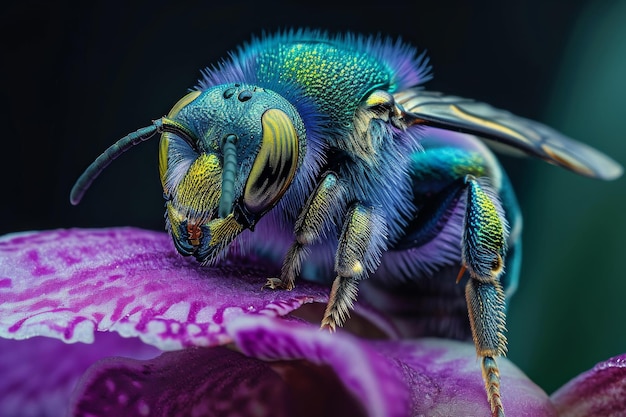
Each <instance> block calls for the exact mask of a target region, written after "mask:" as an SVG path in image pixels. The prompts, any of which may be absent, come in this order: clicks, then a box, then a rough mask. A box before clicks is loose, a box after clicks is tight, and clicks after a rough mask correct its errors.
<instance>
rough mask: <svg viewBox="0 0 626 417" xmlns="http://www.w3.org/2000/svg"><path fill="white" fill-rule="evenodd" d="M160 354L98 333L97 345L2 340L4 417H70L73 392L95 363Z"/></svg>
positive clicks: (40, 339) (134, 341) (0, 401)
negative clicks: (105, 359) (108, 359)
mask: <svg viewBox="0 0 626 417" xmlns="http://www.w3.org/2000/svg"><path fill="white" fill-rule="evenodd" d="M159 353H160V351H159V350H158V349H156V348H154V347H152V346H148V345H146V344H144V343H142V342H141V341H140V340H139V339H136V338H132V339H124V338H122V337H120V336H119V335H117V334H115V333H98V334H97V336H96V343H94V344H89V345H87V344H83V343H75V344H66V343H63V342H61V341H59V340H55V339H50V338H46V337H34V338H31V339H28V340H22V341H16V340H7V339H0V375H2V377H1V378H0V415H1V416H3V417H17V416H20V417H61V416H63V417H65V416H66V415H67V411H68V404H69V398H70V393H71V392H72V390H73V389H74V386H75V385H76V382H77V381H78V379H79V378H80V376H81V375H82V374H83V373H84V372H85V370H87V369H88V368H89V367H90V366H91V365H92V364H93V363H94V362H95V361H97V360H99V359H102V358H105V357H107V356H110V355H123V356H128V357H133V358H137V359H145V358H150V357H154V356H157V355H158V354H159Z"/></svg>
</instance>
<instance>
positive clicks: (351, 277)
mask: <svg viewBox="0 0 626 417" xmlns="http://www.w3.org/2000/svg"><path fill="white" fill-rule="evenodd" d="M385 249H386V224H385V219H384V218H383V217H382V216H381V215H380V214H379V213H378V212H377V210H376V209H375V208H374V207H372V206H366V205H364V204H362V203H354V204H352V205H351V206H350V208H349V209H348V212H347V214H346V220H345V222H344V225H343V229H342V231H341V236H340V237H339V246H338V247H337V253H336V254H335V271H336V273H337V277H336V278H335V280H334V282H333V286H332V289H331V292H330V299H329V300H328V305H327V306H326V311H325V312H324V318H323V319H322V328H326V329H328V330H330V331H334V330H335V329H336V328H337V327H338V326H339V327H340V326H342V325H343V324H344V322H345V321H346V319H347V318H348V317H349V316H350V311H351V310H352V307H353V304H354V300H355V299H356V295H357V290H358V287H357V284H358V281H359V280H360V279H362V278H364V277H365V276H366V275H367V273H368V272H371V271H373V270H374V269H376V267H378V264H379V262H380V256H381V253H382V252H383V251H384V250H385Z"/></svg>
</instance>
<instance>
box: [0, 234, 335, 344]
mask: <svg viewBox="0 0 626 417" xmlns="http://www.w3.org/2000/svg"><path fill="white" fill-rule="evenodd" d="M241 262H242V263H241V264H237V265H233V264H230V265H229V264H224V265H221V266H220V267H219V268H208V267H202V266H200V265H199V264H198V263H196V262H194V261H192V260H189V259H187V258H183V257H181V256H180V255H178V254H177V253H176V252H175V251H174V250H173V245H172V243H171V241H170V238H169V237H168V236H167V235H166V234H165V233H160V232H152V231H146V230H139V229H134V228H117V229H101V230H81V229H71V230H55V231H46V232H37V233H24V234H15V235H7V236H3V237H1V238H0V337H4V338H12V339H24V338H28V337H32V336H38V335H43V336H49V337H53V338H58V339H61V340H64V341H66V342H77V341H81V342H88V343H89V342H92V341H93V339H94V332H95V331H116V332H118V333H120V334H121V335H123V336H126V337H131V336H138V337H140V338H141V339H142V340H143V341H144V342H146V343H149V344H152V345H154V346H157V347H159V348H160V349H163V350H171V349H179V348H182V347H185V346H191V345H204V346H209V345H214V344H221V343H226V342H228V341H229V337H228V335H227V334H226V332H225V330H224V326H225V324H226V323H228V321H230V320H232V319H233V318H235V317H238V316H242V315H270V316H276V315H285V314H287V313H289V312H291V311H293V310H294V309H296V308H298V307H299V306H301V305H302V304H304V303H310V302H313V301H319V302H326V301H327V299H328V297H327V289H325V288H322V287H318V286H314V285H312V284H308V283H305V282H300V283H299V284H298V286H297V287H296V289H295V290H294V291H270V290H263V289H262V286H263V284H264V282H265V281H264V278H266V277H267V275H268V272H267V271H266V270H263V269H260V268H259V267H258V266H253V265H255V264H254V262H249V263H244V261H241ZM257 263H258V262H257Z"/></svg>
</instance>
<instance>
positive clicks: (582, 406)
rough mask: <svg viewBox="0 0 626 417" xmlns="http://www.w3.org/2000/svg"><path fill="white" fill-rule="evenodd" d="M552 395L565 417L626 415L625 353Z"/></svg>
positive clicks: (575, 379) (578, 377) (573, 380)
mask: <svg viewBox="0 0 626 417" xmlns="http://www.w3.org/2000/svg"><path fill="white" fill-rule="evenodd" d="M551 398H552V401H553V403H554V404H555V405H556V407H557V409H558V410H559V415H560V416H563V417H591V416H604V417H618V416H624V415H626V354H623V355H620V356H615V357H613V358H611V359H609V360H607V361H605V362H601V363H599V364H597V365H596V366H594V367H593V368H592V369H590V370H589V371H587V372H584V373H582V374H580V375H578V376H577V377H575V378H574V379H572V380H571V381H569V382H568V383H567V384H565V385H564V386H562V387H561V388H560V389H558V390H557V391H556V392H555V393H554V394H552V396H551Z"/></svg>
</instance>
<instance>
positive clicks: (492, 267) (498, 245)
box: [462, 175, 507, 417]
mask: <svg viewBox="0 0 626 417" xmlns="http://www.w3.org/2000/svg"><path fill="white" fill-rule="evenodd" d="M465 184H466V187H467V188H466V191H467V205H466V212H465V229H464V233H463V242H462V247H463V251H462V253H463V266H464V267H465V268H466V269H467V270H468V272H469V275H470V279H469V280H468V282H467V285H466V287H465V297H466V300H467V307H468V311H469V319H470V325H471V329H472V336H473V339H474V344H475V346H476V353H477V354H478V355H479V356H480V357H481V358H482V362H481V367H482V373H483V379H484V381H485V389H486V391H487V397H488V401H489V405H490V407H491V413H492V416H493V417H504V408H503V406H502V400H501V394H500V372H499V369H498V365H497V363H496V359H495V358H496V357H497V356H503V355H505V354H506V337H505V336H504V331H505V319H506V316H505V300H504V291H503V290H502V285H501V284H500V279H499V275H500V274H501V272H502V271H503V268H504V265H503V259H504V253H505V250H506V244H505V242H506V237H507V225H506V220H504V216H503V213H502V210H501V208H500V205H499V201H498V199H497V197H495V194H494V193H492V192H490V188H489V184H487V183H481V181H480V180H477V179H476V178H474V177H473V176H471V175H468V176H467V177H466V178H465Z"/></svg>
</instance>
